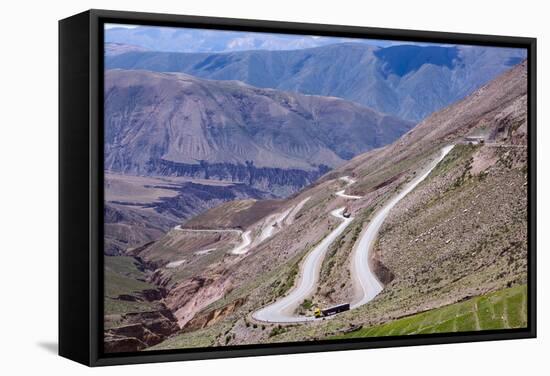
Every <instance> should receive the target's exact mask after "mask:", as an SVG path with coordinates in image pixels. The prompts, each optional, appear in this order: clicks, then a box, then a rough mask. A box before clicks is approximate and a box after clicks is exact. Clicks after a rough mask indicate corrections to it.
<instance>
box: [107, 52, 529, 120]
mask: <svg viewBox="0 0 550 376" xmlns="http://www.w3.org/2000/svg"><path fill="white" fill-rule="evenodd" d="M119 50H120V47H119ZM129 50H130V51H129V52H127V53H121V54H115V55H113V54H109V55H107V56H106V57H105V67H106V69H113V68H121V69H144V70H150V71H158V72H183V73H187V74H190V75H193V76H196V77H201V78H207V79H214V80H238V81H242V82H245V83H248V84H250V85H252V86H256V87H259V88H273V89H278V90H283V91H291V92H298V93H302V94H312V95H322V96H334V97H340V98H344V99H346V100H350V101H353V102H356V103H358V104H361V105H364V106H367V107H370V108H372V109H374V110H377V111H380V112H383V113H387V114H391V115H394V116H397V117H400V118H402V119H405V120H408V121H413V122H417V121H420V120H422V119H423V118H425V117H426V116H427V115H429V114H430V113H432V112H434V111H437V110H440V109H442V108H443V107H445V106H447V105H449V104H451V103H453V102H456V101H457V100H460V99H462V98H464V97H465V96H467V95H468V94H470V93H471V92H472V91H474V90H475V89H477V88H478V87H479V86H481V85H483V84H485V83H487V82H488V81H490V80H491V79H493V78H495V77H496V76H498V75H499V74H501V73H503V72H504V71H506V70H507V69H509V68H510V67H512V66H513V65H515V64H517V63H519V62H520V61H522V60H523V59H525V57H526V56H525V51H524V50H521V49H508V48H490V47H477V46H461V45H457V46H444V45H424V46H422V45H396V46H388V47H379V46H373V45H367V44H364V43H338V44H330V45H326V46H321V47H315V48H305V49H299V50H249V51H236V52H222V53H180V52H159V51H131V48H129Z"/></svg>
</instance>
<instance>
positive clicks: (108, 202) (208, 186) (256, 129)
mask: <svg viewBox="0 0 550 376" xmlns="http://www.w3.org/2000/svg"><path fill="white" fill-rule="evenodd" d="M59 26H60V29H59V30H60V33H59V52H60V59H59V61H60V63H59V76H60V81H59V85H60V86H59V87H60V97H59V103H60V107H59V113H60V121H59V124H60V255H59V262H60V274H59V289H60V290H59V293H60V306H59V340H60V343H59V346H60V347H59V352H60V354H61V355H62V356H65V357H68V358H70V359H73V360H76V361H78V362H81V363H84V364H87V365H111V364H122V363H140V362H159V361H169V360H186V359H205V358H214V357H215V358H220V357H235V356H250V355H266V354H284V353H298V352H312V351H329V350H345V349H364V348H376V347H388V346H407V345H420V344H435V343H452V342H466V341H483V340H499V339H517V338H529V337H534V336H535V335H536V329H535V325H536V322H535V317H536V301H535V289H536V286H535V265H536V261H535V249H536V248H535V241H536V238H535V199H536V194H535V187H536V184H535V178H536V169H535V157H534V156H535V129H536V126H535V125H536V112H535V102H536V97H535V96H536V88H535V82H536V80H535V74H536V68H535V67H536V65H535V64H536V50H535V48H536V43H535V42H536V41H535V39H532V38H523V37H504V36H486V35H471V34H450V33H441V32H425V31H408V30H397V29H374V28H363V27H351V26H333V25H316V24H299V23H285V22H271V21H255V20H238V19H224V18H209V17H196V16H178V15H166V14H148V13H131V12H118V11H117V12H115V11H105V10H91V11H87V12H84V13H81V14H79V15H75V16H72V17H69V18H67V19H64V20H62V21H60V23H59Z"/></svg>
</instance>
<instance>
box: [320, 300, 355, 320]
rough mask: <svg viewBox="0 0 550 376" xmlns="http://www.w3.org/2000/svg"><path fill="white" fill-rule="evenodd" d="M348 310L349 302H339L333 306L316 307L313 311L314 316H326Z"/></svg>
mask: <svg viewBox="0 0 550 376" xmlns="http://www.w3.org/2000/svg"><path fill="white" fill-rule="evenodd" d="M344 311H349V303H344V304H339V305H336V306H334V307H330V308H325V309H319V308H317V309H316V310H315V312H314V314H315V317H317V318H319V317H327V316H332V315H336V314H337V313H340V312H344Z"/></svg>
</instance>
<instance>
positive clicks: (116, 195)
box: [103, 173, 273, 255]
mask: <svg viewBox="0 0 550 376" xmlns="http://www.w3.org/2000/svg"><path fill="white" fill-rule="evenodd" d="M272 197H273V196H272V195H271V194H269V193H266V192H263V191H259V190H257V189H254V188H252V187H250V186H248V185H246V184H233V183H227V182H219V181H214V180H190V179H178V178H166V177H143V176H132V175H121V174H113V173H108V174H107V175H106V177H105V205H104V210H103V213H104V253H105V254H107V255H120V254H124V253H125V252H127V251H128V250H132V249H133V248H137V247H141V246H143V245H145V244H147V243H150V242H152V241H154V240H157V239H159V238H161V237H162V236H163V235H164V234H166V232H167V231H168V230H169V229H171V228H172V227H174V226H175V225H177V224H180V223H181V222H183V221H184V220H187V219H189V218H193V217H195V216H197V215H198V214H201V213H203V212H205V211H206V210H208V209H210V208H213V207H217V206H219V205H220V204H222V203H224V202H227V201H234V200H239V199H252V200H255V199H260V200H265V199H269V198H272Z"/></svg>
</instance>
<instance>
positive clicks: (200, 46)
mask: <svg viewBox="0 0 550 376" xmlns="http://www.w3.org/2000/svg"><path fill="white" fill-rule="evenodd" d="M112 26H113V27H111V28H107V29H105V42H106V43H107V44H110V43H117V44H128V45H133V46H136V47H140V48H144V49H148V50H154V51H165V52H225V51H244V50H258V49H261V50H296V49H303V48H312V47H320V46H326V45H329V44H334V43H343V42H352V41H354V42H358V43H369V44H373V45H378V46H388V45H391V44H392V43H394V42H391V41H383V40H370V39H352V38H338V37H325V36H317V35H292V34H270V33H254V32H245V31H231V30H209V29H193V28H181V27H158V26H138V27H133V28H128V27H120V26H119V27H117V26H116V25H112Z"/></svg>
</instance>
